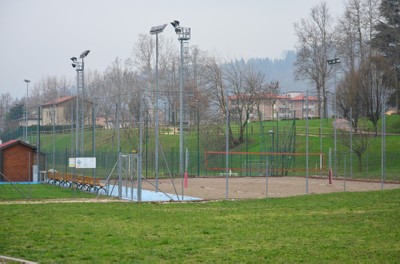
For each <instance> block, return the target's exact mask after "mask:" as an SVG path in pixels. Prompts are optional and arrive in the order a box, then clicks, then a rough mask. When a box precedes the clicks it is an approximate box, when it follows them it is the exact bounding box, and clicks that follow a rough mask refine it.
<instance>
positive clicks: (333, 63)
mask: <svg viewBox="0 0 400 264" xmlns="http://www.w3.org/2000/svg"><path fill="white" fill-rule="evenodd" d="M326 62H327V63H328V64H329V65H333V66H335V102H334V105H333V108H334V109H333V111H334V112H335V125H334V127H333V131H334V148H333V171H334V172H333V176H334V177H337V154H336V153H337V148H336V146H337V128H336V127H337V111H336V110H337V109H336V107H337V106H336V104H337V97H336V72H337V69H336V65H337V64H339V63H340V59H339V58H334V59H331V60H327V61H326Z"/></svg>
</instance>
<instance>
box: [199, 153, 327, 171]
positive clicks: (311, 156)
mask: <svg viewBox="0 0 400 264" xmlns="http://www.w3.org/2000/svg"><path fill="white" fill-rule="evenodd" d="M307 157H308V158H307ZM227 158H228V170H229V171H230V172H233V173H234V174H233V175H238V176H265V175H266V174H268V175H270V176H301V175H305V174H306V172H307V169H308V172H309V173H310V174H315V175H319V174H321V173H322V172H324V171H325V170H326V169H325V160H324V155H323V154H321V153H308V155H307V154H306V153H290V152H228V153H227V152H224V151H206V152H205V166H206V169H207V170H209V171H220V172H222V173H223V172H225V171H226V168H227V167H226V161H227ZM307 164H308V165H307Z"/></svg>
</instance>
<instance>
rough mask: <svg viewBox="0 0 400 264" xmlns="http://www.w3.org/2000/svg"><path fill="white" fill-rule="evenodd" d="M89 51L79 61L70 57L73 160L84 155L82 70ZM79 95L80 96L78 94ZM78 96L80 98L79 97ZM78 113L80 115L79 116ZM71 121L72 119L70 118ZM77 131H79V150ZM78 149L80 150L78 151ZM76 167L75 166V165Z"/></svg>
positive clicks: (83, 53)
mask: <svg viewBox="0 0 400 264" xmlns="http://www.w3.org/2000/svg"><path fill="white" fill-rule="evenodd" d="M89 52H90V50H85V51H84V52H82V53H81V55H80V56H79V58H80V61H78V59H77V58H76V57H72V58H71V60H72V67H73V68H75V70H76V90H77V91H76V112H75V114H76V115H75V122H76V125H75V127H76V138H75V140H76V141H75V143H76V146H75V147H76V149H75V158H76V157H79V155H82V156H83V155H84V153H83V152H84V150H85V148H84V112H85V109H84V97H85V82H84V69H85V62H84V58H85V57H86V56H87V55H88V54H89ZM79 92H80V93H81V95H80V94H79ZM79 95H80V96H79ZM79 111H80V115H79ZM71 120H72V118H71ZM79 129H82V130H81V142H80V144H81V149H80V148H79ZM79 149H80V150H79ZM75 165H76V164H75Z"/></svg>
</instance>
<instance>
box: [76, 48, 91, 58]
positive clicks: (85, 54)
mask: <svg viewBox="0 0 400 264" xmlns="http://www.w3.org/2000/svg"><path fill="white" fill-rule="evenodd" d="M89 52H90V50H85V51H84V52H82V54H81V55H80V56H79V58H81V59H83V58H85V57H86V56H87V55H88V54H89Z"/></svg>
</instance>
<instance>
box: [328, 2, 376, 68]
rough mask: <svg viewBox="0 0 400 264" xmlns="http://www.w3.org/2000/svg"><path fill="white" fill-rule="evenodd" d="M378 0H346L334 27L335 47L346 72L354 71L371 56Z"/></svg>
mask: <svg viewBox="0 0 400 264" xmlns="http://www.w3.org/2000/svg"><path fill="white" fill-rule="evenodd" d="M379 2H380V0H348V1H347V2H346V4H345V11H344V14H343V16H342V17H341V18H340V19H339V23H338V26H337V28H336V32H338V34H337V44H338V45H337V47H338V51H339V54H340V56H341V57H343V58H346V59H343V60H342V67H343V68H344V70H345V71H346V72H350V71H356V70H357V69H358V68H359V67H360V66H361V64H362V63H363V62H364V60H365V59H366V58H368V57H370V56H372V53H371V52H372V50H371V48H370V43H371V40H372V39H373V37H374V34H375V27H376V24H377V23H378V19H379V13H378V11H379V9H378V7H379Z"/></svg>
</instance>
